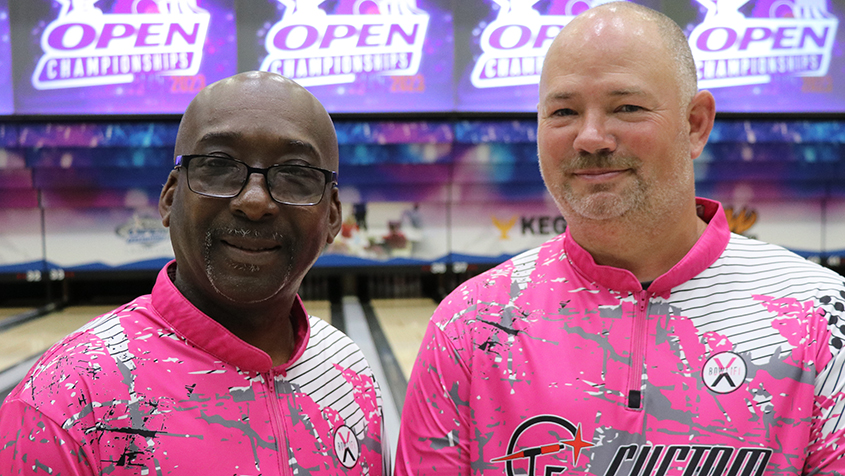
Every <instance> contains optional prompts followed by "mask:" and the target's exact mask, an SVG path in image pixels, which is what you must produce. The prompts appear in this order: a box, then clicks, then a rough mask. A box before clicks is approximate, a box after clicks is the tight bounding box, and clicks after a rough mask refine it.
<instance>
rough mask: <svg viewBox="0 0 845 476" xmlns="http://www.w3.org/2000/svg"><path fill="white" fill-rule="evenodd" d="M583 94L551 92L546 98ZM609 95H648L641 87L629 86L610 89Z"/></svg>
mask: <svg viewBox="0 0 845 476" xmlns="http://www.w3.org/2000/svg"><path fill="white" fill-rule="evenodd" d="M579 96H581V94H579V93H570V92H558V93H554V94H549V95H547V96H546V100H551V101H556V100H564V101H565V100H567V99H572V98H575V97H579ZM608 96H611V97H626V96H648V93H646V92H645V91H644V90H642V89H639V88H628V89H614V90H612V91H610V93H609V94H608Z"/></svg>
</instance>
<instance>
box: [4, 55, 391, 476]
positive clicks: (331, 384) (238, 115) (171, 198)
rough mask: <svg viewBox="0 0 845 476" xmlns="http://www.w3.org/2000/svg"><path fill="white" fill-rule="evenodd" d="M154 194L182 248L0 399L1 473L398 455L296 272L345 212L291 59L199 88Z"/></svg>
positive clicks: (321, 115) (175, 469) (224, 471)
mask: <svg viewBox="0 0 845 476" xmlns="http://www.w3.org/2000/svg"><path fill="white" fill-rule="evenodd" d="M176 154H177V155H176V161H175V162H176V166H175V168H174V169H173V171H172V172H171V173H170V176H169V177H168V179H167V183H165V185H164V188H163V190H162V193H161V199H160V203H159V209H160V212H161V216H162V220H163V223H164V225H165V226H167V227H169V228H170V236H171V242H172V244H173V250H174V252H175V256H176V259H175V260H174V261H173V262H171V263H169V264H168V265H167V266H165V268H164V269H162V271H161V272H160V273H159V276H158V279H157V281H156V283H155V286H154V288H153V290H152V293H151V294H150V295H147V296H141V297H139V298H137V299H136V300H134V301H132V302H131V303H129V304H127V305H125V306H122V307H120V308H118V309H116V310H114V311H112V312H110V313H108V314H106V315H103V316H100V317H98V318H96V319H94V320H93V321H91V322H90V323H89V324H87V325H86V326H85V327H83V328H82V329H80V330H78V331H76V332H74V333H73V334H71V335H70V336H68V337H67V338H65V339H64V340H63V341H61V342H60V343H59V344H57V345H55V346H53V347H52V348H51V349H50V350H48V351H47V353H46V354H45V355H44V356H43V357H42V358H41V359H40V360H39V361H38V363H36V365H35V366H34V367H33V369H32V370H31V371H30V373H29V374H28V375H27V376H26V377H25V378H24V380H23V382H22V383H21V384H20V385H19V386H18V387H17V388H16V389H15V390H14V391H13V392H12V393H11V394H10V395H9V397H8V398H7V400H6V402H5V403H4V404H3V406H2V407H0V474H2V475H29V474H61V475H66V474H74V475H101V474H109V475H112V476H116V475H129V474H131V475H141V474H149V475H165V474H171V475H174V474H179V475H206V474H208V475H211V474H219V475H258V474H261V475H291V474H369V475H382V474H387V473H389V461H388V459H389V454H388V452H387V450H386V448H387V444H386V438H384V436H383V434H382V427H383V425H382V413H381V395H380V393H379V388H378V385H377V383H376V382H375V380H374V378H373V374H372V372H371V371H370V369H369V367H368V365H367V362H366V361H365V359H364V357H363V355H362V354H361V352H360V350H359V349H358V348H357V346H356V345H355V344H354V343H353V342H352V341H351V340H350V339H349V338H347V337H346V336H345V335H343V334H342V333H340V332H339V331H337V330H335V329H334V328H332V327H331V326H329V325H328V324H326V323H325V322H323V321H322V320H321V319H319V318H316V317H309V316H308V314H307V312H306V309H305V308H304V307H303V305H302V301H301V300H300V299H299V297H298V296H297V290H298V289H299V286H300V283H301V282H302V279H303V278H304V276H305V274H306V272H307V271H308V270H309V269H310V267H311V266H312V265H313V263H314V261H315V260H316V259H317V257H318V255H319V254H320V252H321V251H322V249H323V247H324V246H325V245H326V244H327V243H331V242H332V240H333V239H334V237H335V235H336V234H337V233H338V231H339V230H340V226H341V206H340V200H339V198H338V190H337V172H336V170H337V166H338V148H337V137H336V135H335V132H334V126H333V124H332V121H331V119H330V118H329V115H328V114H327V113H326V111H325V109H324V108H323V106H322V105H321V104H320V103H319V102H318V101H317V99H316V98H314V96H312V95H311V94H310V93H309V92H308V91H306V90H305V89H304V88H302V87H300V86H299V85H297V84H296V83H294V82H293V81H290V80H288V79H286V78H283V77H281V76H278V75H275V74H271V73H264V72H250V73H242V74H238V75H236V76H233V77H231V78H228V79H224V80H222V81H219V82H217V83H215V84H212V85H211V86H209V87H208V88H206V89H204V90H203V91H201V92H200V93H199V94H198V95H197V97H196V98H195V99H194V100H193V101H192V102H191V104H190V105H189V106H188V109H187V111H186V112H185V114H184V116H183V118H182V122H181V124H180V126H179V132H178V135H177V139H176Z"/></svg>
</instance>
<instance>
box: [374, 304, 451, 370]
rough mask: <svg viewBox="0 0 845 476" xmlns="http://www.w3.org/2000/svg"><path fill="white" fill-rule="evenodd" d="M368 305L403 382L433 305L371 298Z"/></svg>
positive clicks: (417, 348) (412, 361)
mask: <svg viewBox="0 0 845 476" xmlns="http://www.w3.org/2000/svg"><path fill="white" fill-rule="evenodd" d="M370 304H371V305H372V307H373V311H374V312H375V314H376V317H378V321H379V325H381V328H382V330H383V331H384V334H385V336H386V337H387V341H388V342H389V343H390V347H391V349H392V350H393V354H394V355H395V356H396V360H397V361H398V362H399V366H400V367H401V369H402V373H403V374H404V375H405V379H406V380H407V379H408V378H409V377H410V376H411V369H412V368H413V366H414V360H415V359H416V358H417V352H418V351H419V348H420V343H421V342H422V338H423V335H425V329H426V326H427V325H428V321H429V319H430V318H431V315H432V313H434V309H435V308H436V307H437V304H436V303H435V302H434V301H432V300H431V299H428V298H409V299H373V300H372V301H371V303H370Z"/></svg>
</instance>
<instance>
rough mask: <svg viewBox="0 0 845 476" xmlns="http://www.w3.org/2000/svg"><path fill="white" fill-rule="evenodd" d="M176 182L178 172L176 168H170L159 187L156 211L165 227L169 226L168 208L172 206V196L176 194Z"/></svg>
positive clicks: (177, 180)
mask: <svg viewBox="0 0 845 476" xmlns="http://www.w3.org/2000/svg"><path fill="white" fill-rule="evenodd" d="M178 182H179V174H178V173H177V171H176V170H172V171H171V172H170V175H168V176H167V182H166V183H165V184H164V187H162V189H161V196H160V197H158V213H159V214H160V215H161V224H162V225H164V226H165V227H169V226H170V210H171V209H172V208H173V197H174V196H175V195H176V185H177V184H178Z"/></svg>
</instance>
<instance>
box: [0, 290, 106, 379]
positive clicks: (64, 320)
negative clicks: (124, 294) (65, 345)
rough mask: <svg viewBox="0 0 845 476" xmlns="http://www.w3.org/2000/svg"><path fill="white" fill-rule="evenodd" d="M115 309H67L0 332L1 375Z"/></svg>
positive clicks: (75, 307)
mask: <svg viewBox="0 0 845 476" xmlns="http://www.w3.org/2000/svg"><path fill="white" fill-rule="evenodd" d="M114 307H115V306H112V305H109V306H72V307H67V308H65V309H62V310H60V311H57V312H53V313H51V314H47V315H45V316H43V317H40V318H38V319H34V320H32V321H28V322H25V323H23V324H20V325H17V326H15V327H12V328H10V329H7V330H5V331H3V332H0V372H2V371H4V370H6V369H8V368H9V367H12V366H14V365H15V364H18V363H20V362H22V361H24V360H26V359H27V358H29V357H32V356H35V355H39V354H41V353H43V352H44V351H45V350H47V349H48V348H49V347H50V346H51V345H53V344H54V343H56V342H58V341H59V340H60V339H61V338H62V337H64V336H66V335H67V334H70V333H71V332H73V331H74V330H76V329H78V328H79V327H81V326H82V325H83V324H85V323H86V322H88V321H89V320H91V319H93V318H94V317H97V316H99V315H100V314H104V313H106V312H108V311H111V310H112V309H114Z"/></svg>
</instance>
